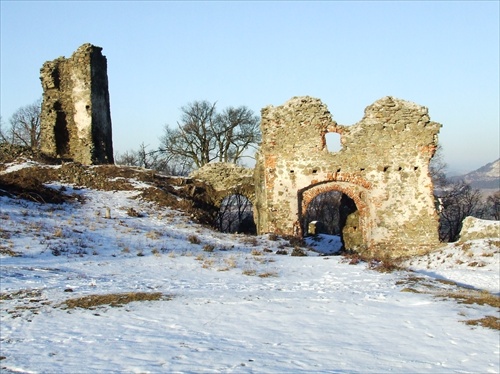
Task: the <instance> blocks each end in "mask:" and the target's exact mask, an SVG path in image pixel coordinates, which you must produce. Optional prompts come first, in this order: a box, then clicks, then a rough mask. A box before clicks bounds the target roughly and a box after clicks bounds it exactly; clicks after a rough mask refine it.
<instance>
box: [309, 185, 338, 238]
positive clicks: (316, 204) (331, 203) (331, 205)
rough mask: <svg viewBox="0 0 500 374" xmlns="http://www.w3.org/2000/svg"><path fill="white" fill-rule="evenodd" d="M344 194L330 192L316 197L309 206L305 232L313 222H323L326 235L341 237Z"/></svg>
mask: <svg viewBox="0 0 500 374" xmlns="http://www.w3.org/2000/svg"><path fill="white" fill-rule="evenodd" d="M341 198H342V192H339V191H328V192H323V193H321V194H319V195H318V196H316V197H315V198H314V199H313V200H312V201H311V202H310V203H309V205H308V206H307V210H306V215H305V217H304V225H305V226H304V229H305V231H304V232H307V225H308V224H309V223H310V222H312V221H318V222H321V224H322V227H323V229H324V230H325V234H330V235H340V234H341V230H342V227H340V224H339V223H340V222H339V220H340V205H341Z"/></svg>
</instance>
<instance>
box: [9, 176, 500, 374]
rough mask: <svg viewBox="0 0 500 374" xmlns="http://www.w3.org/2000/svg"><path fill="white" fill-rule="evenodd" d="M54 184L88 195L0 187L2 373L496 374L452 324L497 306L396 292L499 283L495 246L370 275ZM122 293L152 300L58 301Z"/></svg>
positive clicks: (477, 244)
mask: <svg viewBox="0 0 500 374" xmlns="http://www.w3.org/2000/svg"><path fill="white" fill-rule="evenodd" d="M52 187H53V188H64V189H65V193H67V194H78V195H81V196H82V197H84V201H83V202H79V201H76V200H75V202H74V203H66V204H62V205H52V204H38V203H34V202H28V201H25V200H18V199H9V198H7V197H0V238H1V239H0V240H1V241H0V252H2V253H3V255H1V257H0V260H1V263H0V265H1V266H0V270H1V297H0V318H1V319H0V321H1V337H0V344H1V345H0V356H1V360H0V367H1V368H2V370H1V371H2V373H4V372H5V373H14V372H15V373H172V372H182V373H186V372H191V373H225V372H238V373H239V372H243V373H284V372H297V373H312V372H315V373H316V372H329V373H367V372H371V373H380V372H395V373H403V372H411V373H417V372H418V373H425V372H428V373H431V372H432V373H435V372H440V373H443V372H446V373H449V372H458V373H498V372H500V364H499V357H500V337H499V332H498V330H492V329H487V328H483V327H480V326H479V327H478V326H469V325H466V324H465V323H464V321H466V320H470V319H479V318H482V317H484V316H488V315H491V316H498V315H499V314H498V313H499V311H498V310H497V309H495V308H493V307H491V306H487V305H485V306H480V305H465V304H459V303H457V302H456V301H455V300H451V299H442V298H436V297H434V296H432V295H430V294H426V293H415V292H402V290H404V289H405V288H408V282H410V281H411V280H412V279H415V277H416V276H417V275H418V277H420V278H425V279H429V281H432V279H433V278H436V277H437V278H444V279H447V280H452V281H455V282H458V283H460V284H463V285H467V286H470V287H475V288H479V289H486V290H489V291H492V292H495V293H498V292H499V269H498V266H499V248H498V243H497V244H496V245H495V243H494V241H490V242H487V241H486V240H478V241H473V242H471V244H470V246H466V247H467V248H465V249H464V248H463V247H461V246H456V245H454V244H450V245H448V246H445V247H443V249H442V251H441V252H436V253H435V254H433V255H431V256H427V257H425V258H420V259H415V260H414V261H413V262H412V263H411V264H410V265H409V266H411V267H412V268H413V269H414V270H415V272H409V271H399V272H394V273H380V272H377V271H374V270H369V269H368V268H367V265H366V264H365V263H358V264H355V265H351V264H349V263H348V262H347V261H346V260H345V259H343V258H342V257H340V256H324V255H323V256H320V255H319V254H318V253H315V252H311V251H310V252H308V256H304V257H298V256H290V255H278V254H276V251H278V250H280V251H283V250H285V251H287V253H288V254H290V253H291V252H292V247H291V246H290V245H289V243H288V242H286V241H284V240H281V239H278V240H276V239H275V238H273V237H268V236H259V237H248V236H243V235H234V234H233V235H231V234H222V233H218V232H214V231H211V230H209V229H208V228H205V227H202V226H200V225H197V224H194V223H192V222H190V221H189V220H188V219H187V218H185V217H184V216H183V215H182V214H181V213H179V212H176V211H173V210H169V209H167V208H161V209H160V208H157V207H155V206H153V205H152V204H151V203H147V202H144V201H139V200H137V199H134V196H135V195H136V194H137V192H135V191H119V192H105V191H95V190H88V189H74V188H72V187H71V186H69V185H66V186H62V185H59V184H56V183H54V184H52ZM138 188H140V184H138ZM107 208H109V212H110V214H111V218H106V211H107ZM131 209H133V210H131ZM134 211H135V212H137V213H139V214H138V215H139V216H133V214H132V215H130V212H134ZM127 212H128V213H127ZM272 239H273V240H272ZM325 240H327V239H325ZM323 244H325V242H323ZM331 244H332V245H335V243H334V242H332V243H331ZM322 251H323V252H325V251H326V250H325V249H324V248H323V249H322ZM470 253H472V254H470ZM7 254H9V255H7ZM13 254H18V255H19V256H12V255H13ZM473 260H474V261H476V262H477V261H482V262H483V263H484V264H483V263H482V264H481V266H469V265H470V263H471V262H473ZM460 261H461V263H460ZM124 292H148V293H153V292H160V293H162V294H163V295H164V297H163V298H162V299H160V300H157V301H138V302H132V303H128V304H125V305H122V306H118V307H116V306H115V307H113V306H110V305H102V306H97V307H95V308H93V309H83V308H74V309H70V308H68V307H67V306H66V305H65V304H64V302H65V301H67V300H69V299H75V298H78V297H82V296H88V295H109V294H113V293H124Z"/></svg>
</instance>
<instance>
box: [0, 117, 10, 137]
mask: <svg viewBox="0 0 500 374" xmlns="http://www.w3.org/2000/svg"><path fill="white" fill-rule="evenodd" d="M0 143H8V139H7V134H6V133H5V131H4V127H3V118H2V116H0Z"/></svg>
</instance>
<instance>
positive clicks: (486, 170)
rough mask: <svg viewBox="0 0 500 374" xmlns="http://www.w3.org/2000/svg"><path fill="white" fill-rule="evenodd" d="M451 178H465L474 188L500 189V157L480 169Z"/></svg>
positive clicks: (455, 179)
mask: <svg viewBox="0 0 500 374" xmlns="http://www.w3.org/2000/svg"><path fill="white" fill-rule="evenodd" d="M450 179H451V180H454V181H457V180H464V181H466V182H467V183H469V184H470V185H471V186H472V187H473V188H477V189H480V190H499V189H500V158H499V159H498V160H496V161H493V162H490V163H489V164H486V165H484V166H481V167H480V168H479V169H477V170H474V171H472V172H470V173H467V174H465V175H459V176H455V177H451V178H450Z"/></svg>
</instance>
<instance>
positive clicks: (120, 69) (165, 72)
mask: <svg viewBox="0 0 500 374" xmlns="http://www.w3.org/2000/svg"><path fill="white" fill-rule="evenodd" d="M0 6H1V9H0V11H1V24H0V27H1V29H0V31H1V33H0V38H1V39H0V41H1V57H0V63H1V65H0V66H1V76H0V94H1V97H0V99H1V107H0V113H1V115H2V118H3V121H4V123H6V122H8V119H9V118H10V117H11V115H12V114H13V113H14V111H15V110H16V109H18V108H19V107H21V106H24V105H27V104H30V103H32V102H33V101H35V100H36V99H37V98H39V97H41V95H42V89H41V85H40V80H39V70H40V67H41V66H42V64H43V63H44V62H45V61H48V60H53V59H55V58H57V57H59V56H66V57H69V56H70V55H71V54H72V53H73V52H74V51H75V50H76V49H77V48H78V47H79V46H80V45H81V44H83V43H87V42H89V43H92V44H94V45H97V46H100V47H102V48H103V54H104V55H105V56H106V57H107V59H108V78H109V90H110V99H111V116H112V121H113V139H114V148H115V152H119V153H122V152H124V151H126V150H129V149H137V148H138V146H139V144H141V143H144V144H146V145H149V146H150V148H151V149H153V148H155V147H157V146H158V144H159V141H158V138H159V137H160V136H161V135H162V133H163V127H164V125H165V124H170V125H175V124H176V122H177V120H178V119H179V117H180V111H179V108H180V107H181V106H183V105H186V104H187V103H189V102H192V101H194V100H209V101H211V102H214V101H217V103H218V105H217V106H218V108H219V109H223V108H224V107H227V106H230V105H231V106H239V105H246V106H248V107H249V108H250V109H252V110H253V111H254V112H256V113H257V114H260V110H261V109H262V108H263V107H265V106H267V105H275V106H277V105H281V104H283V103H284V102H285V101H286V100H288V99H290V98H291V97H293V96H301V95H310V96H313V97H318V98H320V99H321V100H322V101H323V102H324V103H325V104H327V105H328V107H329V109H330V112H331V113H332V115H333V117H334V119H335V120H336V121H337V122H339V123H341V124H344V125H351V124H354V123H356V122H358V121H359V120H360V119H361V118H362V117H363V111H364V108H365V107H366V106H368V105H370V104H372V103H373V102H374V101H375V100H377V99H380V98H382V97H384V96H388V95H390V96H395V97H398V98H400V99H404V100H409V101H413V102H416V103H417V104H420V105H424V106H426V107H428V108H429V113H430V116H431V119H432V120H433V121H436V122H440V123H442V124H443V128H442V130H441V133H440V142H441V144H442V145H443V148H444V155H445V161H446V162H447V163H448V164H449V166H450V171H452V172H453V171H455V172H467V171H471V170H473V169H476V168H478V167H480V166H482V165H484V164H486V163H488V162H491V161H494V160H496V159H497V158H498V157H499V153H500V145H499V139H500V124H499V102H500V97H499V86H500V78H499V54H500V52H499V45H500V41H499V34H500V31H499V14H500V10H499V2H498V1H474V2H472V1H471V2H468V1H457V2H453V1H443V2H439V1H432V2H431V1H429V2H426V1H416V2H410V1H386V2H377V1H368V2H351V1H329V2H313V1H307V2H300V1H293V2H285V1H278V2H267V1H258V2H241V1H235V2H230V1H221V2H209V1H200V2H194V1H192V2H170V1H165V2H163V1H152V2H147V1H141V2H134V1H124V2H120V1H109V2H107V1H81V2H78V1H67V2H65V1H4V0H1V2H0Z"/></svg>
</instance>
